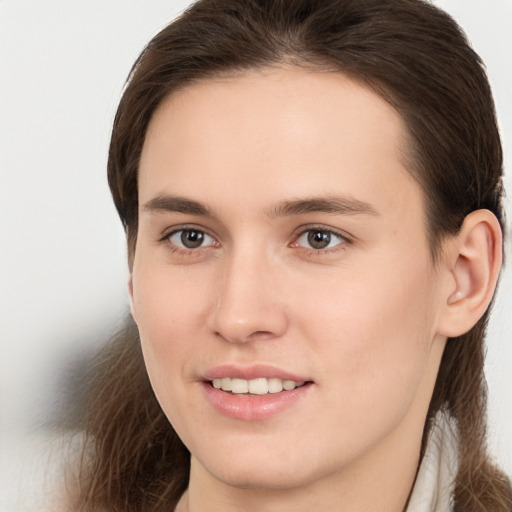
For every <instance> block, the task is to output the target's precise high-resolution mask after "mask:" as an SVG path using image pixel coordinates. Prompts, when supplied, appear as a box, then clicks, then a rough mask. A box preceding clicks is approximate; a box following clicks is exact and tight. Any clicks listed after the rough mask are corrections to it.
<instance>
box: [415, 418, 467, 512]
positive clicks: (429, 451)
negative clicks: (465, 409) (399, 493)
mask: <svg viewBox="0 0 512 512" xmlns="http://www.w3.org/2000/svg"><path fill="white" fill-rule="evenodd" d="M457 469H458V432H457V426H456V424H455V421H454V420H453V419H452V418H450V417H449V415H448V414H447V413H446V412H443V411H440V412H439V413H438V414H437V416H436V418H435V420H434V424H433V425H432V428H431V429H430V433H429V438H428V441H427V448H426V450H425V455H424V456H423V460H422V461H421V464H420V468H419V470H418V475H417V477H416V483H415V484H414V488H413V491H412V494H411V498H410V500H409V505H408V507H407V510H406V512H451V511H452V510H453V498H452V491H453V482H454V480H455V477H456V476H457Z"/></svg>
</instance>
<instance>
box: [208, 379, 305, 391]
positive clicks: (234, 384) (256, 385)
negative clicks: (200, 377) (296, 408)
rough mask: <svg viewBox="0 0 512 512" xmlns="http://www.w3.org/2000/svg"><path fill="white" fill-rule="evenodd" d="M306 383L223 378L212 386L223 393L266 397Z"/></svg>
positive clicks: (216, 380) (213, 382) (215, 380)
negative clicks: (268, 394)
mask: <svg viewBox="0 0 512 512" xmlns="http://www.w3.org/2000/svg"><path fill="white" fill-rule="evenodd" d="M304 383H305V382H304V381H297V382H295V381H293V380H288V379H285V380H282V379H278V378H277V377H272V378H270V379H265V378H263V377H260V378H257V379H251V380H245V379H232V378H230V377H223V378H221V379H219V378H217V379H213V381H212V385H213V387H214V388H216V389H222V391H231V392H232V393H234V394H246V393H250V394H251V395H266V394H267V393H280V392H281V391H283V390H285V391H291V390H292V389H295V388H298V387H300V386H303V385H304Z"/></svg>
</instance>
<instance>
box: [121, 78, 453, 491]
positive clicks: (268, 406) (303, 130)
mask: <svg viewBox="0 0 512 512" xmlns="http://www.w3.org/2000/svg"><path fill="white" fill-rule="evenodd" d="M406 151H407V141H406V133H405V129H404V125H403V122H402V120H401V118H400V117H399V116H398V114H397V113H396V112H395V111H394V110H393V108H392V107H391V106H389V105H388V104H387V103H386V102H385V101H383V100H382V99H380V97H378V96H377V95H375V94H374V93H373V92H371V91H369V90H368V89H366V88H365V87H363V86H361V85H358V84H357V83H355V82H354V81H351V80H349V79H347V78H346V77H344V76H343V75H337V74H327V73H325V74H324V73H319V72H309V71H306V70H301V69H295V68H289V69H265V70H259V71H253V72H248V73H246V74H244V75H240V76H235V77H231V78H225V79H222V80H216V81H209V82H204V83H200V84H194V85H191V86H189V87H187V88H185V89H183V90H181V91H179V92H177V93H175V94H173V95H172V96H171V97H169V98H168V99H167V100H166V101H165V102H164V103H163V104H162V105H161V106H160V108H159V110H158V111H157V112H156V114H155V116H154V118H153V119H152V121H151V123H150V126H149V130H148V133H147V138H146V141H145V144H144V148H143V152H142V157H141V162H140V175H139V204H140V206H139V208H140V211H139V219H140V220H139V232H138V239H137V245H136V251H135V259H134V266H133V273H132V281H131V290H130V291H131V296H132V311H133V315H134V318H135V320H136V322H137V324H138V327H139V330H140V334H141V341H142V347H143V352H144V357H145V362H146V366H147V370H148V373H149V377H150V379H151V382H152V385H153V387H154V390H155V393H156V395H157V398H158V400H159V402H160V404H161V406H162V408H163V410H164V412H165V414H166V415H167V417H168V418H169V420H170V422H171V423H172V425H173V426H174V428H175V429H176V431H177V433H178V435H179V436H180V437H181V439H182V440H183V442H184V443H185V444H186V446H187V447H188V448H189V449H190V451H191V453H192V457H193V467H197V468H200V470H201V471H203V472H204V473H205V474H208V475H209V476H210V477H212V478H214V479H216V480H219V481H222V482H224V483H228V484H230V485H235V486H245V487H273V488H286V487H291V486H296V485H305V484H307V483H311V482H315V481H320V480H322V479H327V478H335V477H338V476H340V475H342V474H344V473H347V472H351V471H357V470H358V469H361V468H363V467H365V466H367V467H379V465H382V464H383V461H385V460H387V463H388V464H389V463H390V462H389V458H390V457H392V460H393V463H395V464H396V463H397V461H399V460H400V457H402V455H404V454H405V453H407V452H410V451H411V447H415V448H418V449H419V442H420V439H421V433H422V429H423V424H424V421H425V415H426V411H427V406H428V401H429V398H430V395H431V392H432V389H433V386H434V381H435V377H436V373H437V369H438V366H439V360H440V357H441V354H442V350H443V346H444V341H445V340H444V339H443V338H442V337H441V336H439V335H438V334H437V318H438V312H439V307H440V306H439V304H440V302H441V296H442V293H441V291H442V285H441V278H440V276H439V274H438V272H437V271H436V268H435V267H434V266H433V264H432V261H431V257H430V251H429V247H428V241H427V233H426V229H425V213H424V210H425V209H424V204H423V198H422V192H421V189H420V188H419V186H418V184H417V183H416V182H415V181H414V180H413V179H412V178H411V176H410V174H409V173H408V171H407V169H406V168H405V166H404V164H403V162H404V161H405V160H406V158H405V154H406ZM283 386H284V388H283ZM413 451H414V450H413ZM404 457H405V455H404ZM416 462H417V460H416V461H415V463H416ZM262 468H265V469H264V471H262Z"/></svg>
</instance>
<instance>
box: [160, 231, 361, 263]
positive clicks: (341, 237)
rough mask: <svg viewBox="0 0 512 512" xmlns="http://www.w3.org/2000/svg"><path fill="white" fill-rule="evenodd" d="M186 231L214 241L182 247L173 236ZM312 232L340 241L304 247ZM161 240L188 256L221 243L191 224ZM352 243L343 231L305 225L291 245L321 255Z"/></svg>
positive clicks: (175, 250) (296, 234) (166, 235)
mask: <svg viewBox="0 0 512 512" xmlns="http://www.w3.org/2000/svg"><path fill="white" fill-rule="evenodd" d="M186 232H189V233H190V232H196V233H198V234H200V235H201V236H202V237H208V238H210V239H211V240H212V241H213V242H214V243H210V244H208V245H199V246H197V247H195V248H194V247H193V248H185V247H180V246H179V245H177V244H176V243H174V242H172V237H174V236H176V235H178V234H180V233H182V235H181V236H183V233H186ZM310 233H321V234H322V235H327V236H328V237H329V244H330V243H331V238H332V237H334V238H336V239H337V240H339V242H338V243H336V244H335V245H334V246H332V247H326V248H313V247H302V246H300V245H299V240H300V239H301V238H302V237H305V236H308V234H310ZM159 242H160V243H165V244H166V245H167V247H168V249H169V250H171V251H172V252H175V253H181V254H183V255H186V256H199V255H200V254H202V253H203V252H204V251H205V250H206V249H208V248H210V247H214V248H215V247H218V246H219V245H220V244H219V243H218V242H217V241H216V239H215V237H213V236H212V235H210V234H208V233H207V232H206V231H205V230H204V229H200V228H198V227H195V226H190V225H187V226H177V227H175V228H174V229H172V231H169V232H167V233H166V234H164V235H163V236H162V238H160V240H159ZM350 243H352V240H351V239H350V238H349V237H348V236H347V235H345V234H341V233H339V232H337V231H334V230H332V229H328V228H325V227H322V226H303V227H302V228H301V229H300V231H297V232H296V233H295V234H294V235H293V240H292V242H291V243H290V244H289V247H293V248H299V249H303V250H304V251H307V252H308V255H309V254H311V255H315V256H319V255H323V254H329V253H333V252H337V251H339V250H343V249H344V246H345V245H347V244H350Z"/></svg>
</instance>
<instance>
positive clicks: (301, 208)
mask: <svg viewBox="0 0 512 512" xmlns="http://www.w3.org/2000/svg"><path fill="white" fill-rule="evenodd" d="M308 213H334V214H337V215H373V216H378V215H379V212H378V211H377V210H376V209H375V208H374V207H373V206H372V205H371V204H369V203H365V202H364V201H360V200H358V199H353V198H351V197H344V196H326V197H309V198H305V199H295V200H290V201H283V202H282V203H279V204H278V205H277V206H275V207H273V208H271V209H269V210H268V211H267V214H268V215H269V216H270V217H289V216H292V215H304V214H308Z"/></svg>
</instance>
